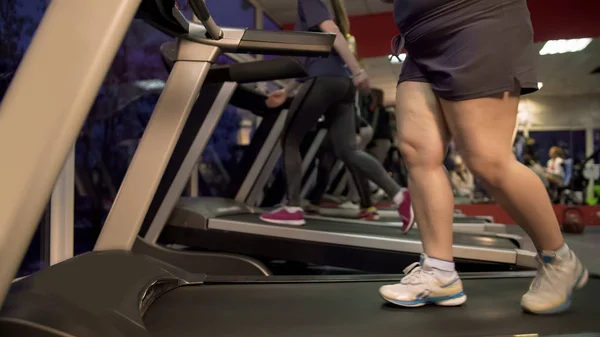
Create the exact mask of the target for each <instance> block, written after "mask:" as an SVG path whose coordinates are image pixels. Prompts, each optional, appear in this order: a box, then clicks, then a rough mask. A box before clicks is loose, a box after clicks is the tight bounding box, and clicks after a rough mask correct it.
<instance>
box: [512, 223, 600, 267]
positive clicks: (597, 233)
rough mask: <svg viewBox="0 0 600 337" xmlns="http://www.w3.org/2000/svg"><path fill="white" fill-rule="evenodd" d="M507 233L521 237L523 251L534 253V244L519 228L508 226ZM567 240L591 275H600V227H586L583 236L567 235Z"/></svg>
mask: <svg viewBox="0 0 600 337" xmlns="http://www.w3.org/2000/svg"><path fill="white" fill-rule="evenodd" d="M507 232H508V233H510V234H517V235H521V236H522V237H523V238H524V239H523V249H526V250H531V251H534V250H535V248H534V246H533V242H531V240H530V239H529V238H528V237H527V234H525V232H524V231H523V230H522V229H521V228H520V227H518V226H508V228H507ZM565 240H566V241H567V244H568V245H569V247H571V249H573V250H574V251H575V253H576V254H577V256H578V257H579V258H580V259H581V262H583V264H584V265H585V266H586V267H587V268H588V270H589V271H590V272H591V273H594V274H600V227H597V226H591V227H586V229H585V232H583V234H577V235H576V234H565Z"/></svg>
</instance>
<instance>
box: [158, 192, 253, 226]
mask: <svg viewBox="0 0 600 337" xmlns="http://www.w3.org/2000/svg"><path fill="white" fill-rule="evenodd" d="M253 213H259V210H258V209H256V208H253V207H250V206H248V205H246V204H244V203H242V202H239V201H235V200H232V199H225V198H216V197H199V198H181V199H180V200H179V203H178V204H177V206H176V207H175V209H174V210H173V212H172V213H171V217H170V218H169V221H168V223H169V224H176V225H177V226H178V227H190V228H195V229H203V230H206V229H208V222H209V219H213V218H219V217H224V216H228V215H236V214H253Z"/></svg>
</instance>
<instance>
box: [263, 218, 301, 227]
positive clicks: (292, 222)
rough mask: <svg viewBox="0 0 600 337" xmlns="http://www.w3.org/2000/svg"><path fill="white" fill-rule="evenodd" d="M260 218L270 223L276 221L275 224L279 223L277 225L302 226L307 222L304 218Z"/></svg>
mask: <svg viewBox="0 0 600 337" xmlns="http://www.w3.org/2000/svg"><path fill="white" fill-rule="evenodd" d="M260 219H261V220H262V221H265V222H269V223H274V224H277V225H292V226H302V225H304V224H306V221H304V220H275V219H266V218H263V217H260Z"/></svg>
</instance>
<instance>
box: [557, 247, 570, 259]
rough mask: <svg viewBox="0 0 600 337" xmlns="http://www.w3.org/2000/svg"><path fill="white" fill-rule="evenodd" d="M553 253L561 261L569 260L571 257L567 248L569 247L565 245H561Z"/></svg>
mask: <svg viewBox="0 0 600 337" xmlns="http://www.w3.org/2000/svg"><path fill="white" fill-rule="evenodd" d="M554 253H556V256H558V257H559V258H561V259H563V260H568V259H571V256H572V255H571V249H570V248H569V246H567V244H566V243H565V244H563V245H562V247H560V248H558V249H557V250H555V251H554Z"/></svg>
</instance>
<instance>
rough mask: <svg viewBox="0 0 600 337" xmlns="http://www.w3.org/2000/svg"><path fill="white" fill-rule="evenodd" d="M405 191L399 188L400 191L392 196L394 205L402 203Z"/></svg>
mask: <svg viewBox="0 0 600 337" xmlns="http://www.w3.org/2000/svg"><path fill="white" fill-rule="evenodd" d="M405 190H406V189H405V188H401V189H400V191H398V193H396V195H395V196H394V204H396V205H398V206H399V205H400V204H401V203H402V202H403V201H404V191H405Z"/></svg>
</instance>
